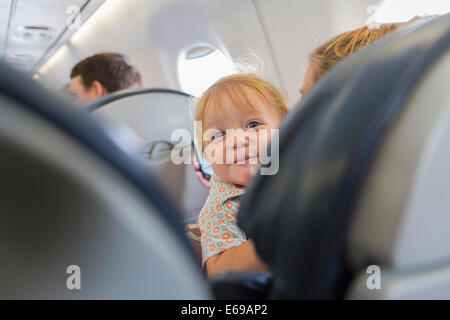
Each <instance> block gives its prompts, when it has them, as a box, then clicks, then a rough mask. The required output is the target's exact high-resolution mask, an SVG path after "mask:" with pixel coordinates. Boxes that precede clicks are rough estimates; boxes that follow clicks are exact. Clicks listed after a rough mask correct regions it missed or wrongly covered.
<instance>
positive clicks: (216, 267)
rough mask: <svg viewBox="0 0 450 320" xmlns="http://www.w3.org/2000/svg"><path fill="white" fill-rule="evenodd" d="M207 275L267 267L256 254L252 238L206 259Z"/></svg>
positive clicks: (263, 270)
mask: <svg viewBox="0 0 450 320" xmlns="http://www.w3.org/2000/svg"><path fill="white" fill-rule="evenodd" d="M206 270H207V272H208V276H212V275H214V274H217V273H220V272H225V271H238V270H241V271H243V270H245V271H261V272H267V271H269V268H268V267H267V265H266V264H265V263H264V262H263V261H262V260H261V259H260V258H259V256H258V255H257V254H256V250H255V245H254V243H253V241H252V240H247V241H245V242H244V243H242V244H241V245H239V246H237V247H233V248H230V249H227V250H225V251H223V252H222V253H219V254H217V255H215V256H213V257H211V258H209V259H208V260H207V261H206Z"/></svg>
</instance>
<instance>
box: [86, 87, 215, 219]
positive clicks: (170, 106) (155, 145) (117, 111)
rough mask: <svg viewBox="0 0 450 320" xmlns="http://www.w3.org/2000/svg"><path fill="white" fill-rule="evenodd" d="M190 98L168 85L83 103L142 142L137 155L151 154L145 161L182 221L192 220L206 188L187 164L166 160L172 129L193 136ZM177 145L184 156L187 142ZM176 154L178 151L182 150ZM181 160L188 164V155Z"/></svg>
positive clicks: (195, 215)
mask: <svg viewBox="0 0 450 320" xmlns="http://www.w3.org/2000/svg"><path fill="white" fill-rule="evenodd" d="M192 98H193V97H192V96H190V95H188V94H186V93H184V92H181V91H176V90H170V89H140V90H123V91H120V92H116V93H113V94H110V95H107V96H105V97H103V98H101V99H98V100H96V101H94V102H92V103H91V104H89V105H87V106H86V110H87V111H89V112H92V113H93V114H94V115H95V116H97V117H100V118H102V119H106V120H109V121H114V122H117V123H120V124H124V125H126V126H127V127H128V128H130V129H132V130H133V131H134V132H135V133H136V134H137V136H138V137H139V138H140V139H141V140H142V142H143V145H142V148H141V149H142V150H141V152H140V155H138V157H139V158H140V159H144V157H147V155H148V154H149V153H151V154H152V155H151V159H149V158H148V157H147V158H146V162H147V165H148V166H150V167H151V168H152V171H153V172H154V173H155V174H157V175H158V176H159V177H160V180H161V181H162V182H163V183H164V185H165V186H166V188H167V190H168V191H169V192H170V194H171V196H172V199H173V201H175V202H176V204H177V205H178V207H179V208H180V211H181V215H182V220H183V221H184V222H185V223H193V222H194V221H195V220H196V219H197V216H198V213H199V212H200V210H201V208H202V207H203V205H204V203H205V201H206V197H207V196H208V192H209V190H208V189H207V188H205V187H204V186H203V185H202V184H201V183H200V182H199V181H198V180H197V178H196V176H195V172H194V170H193V168H192V166H191V165H186V164H175V163H174V162H172V161H170V152H171V151H172V150H173V148H174V145H177V143H178V141H173V140H172V137H171V136H172V134H173V133H174V131H175V130H177V129H180V128H182V129H186V130H188V132H189V133H190V135H191V137H193V135H192V131H193V130H192V128H193V119H192V116H191V115H190V105H191V104H192ZM177 138H178V137H177ZM179 145H180V144H179ZM181 145H182V146H181V148H183V150H184V151H183V152H185V153H184V155H183V156H184V157H186V156H185V155H186V154H188V153H186V151H188V150H190V148H191V143H189V144H188V145H183V143H181ZM177 148H179V146H178V147H177ZM179 149H180V148H179ZM150 150H152V152H150ZM174 151H175V150H174ZM178 154H180V155H181V154H182V151H181V150H180V152H179V153H178ZM192 156H194V153H193V152H192ZM184 161H185V163H186V162H187V163H189V164H190V157H186V158H185V159H184Z"/></svg>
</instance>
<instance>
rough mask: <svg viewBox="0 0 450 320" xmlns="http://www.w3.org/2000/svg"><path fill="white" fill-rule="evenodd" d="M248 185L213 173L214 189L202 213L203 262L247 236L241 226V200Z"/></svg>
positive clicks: (200, 215) (199, 219)
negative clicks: (238, 219) (230, 181)
mask: <svg viewBox="0 0 450 320" xmlns="http://www.w3.org/2000/svg"><path fill="white" fill-rule="evenodd" d="M244 193H245V188H244V187H242V186H237V185H235V184H232V183H229V182H226V181H224V180H222V179H221V178H219V177H218V176H217V175H213V176H212V177H211V189H210V191H209V195H208V198H207V199H206V203H205V205H204V206H203V208H202V210H201V211H200V214H199V216H198V225H199V228H200V232H201V238H200V242H201V246H202V265H203V266H204V265H205V262H206V260H208V259H209V258H211V257H213V256H215V255H216V254H219V253H221V252H223V251H225V250H227V249H230V248H232V247H236V246H238V245H240V244H242V243H243V242H245V241H246V240H247V236H246V235H245V233H244V232H243V231H242V230H241V229H239V227H238V226H237V212H238V209H239V200H240V198H241V196H242V195H243V194H244Z"/></svg>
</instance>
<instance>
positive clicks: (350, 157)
mask: <svg viewBox="0 0 450 320" xmlns="http://www.w3.org/2000/svg"><path fill="white" fill-rule="evenodd" d="M449 52H450V15H446V16H443V17H439V18H435V19H431V20H424V21H420V22H416V23H414V24H412V25H409V26H407V27H404V28H402V29H400V30H398V31H397V32H394V33H392V34H389V35H387V36H386V37H384V38H382V39H380V40H377V41H375V42H374V43H373V44H372V45H369V46H368V47H366V48H364V49H362V50H360V51H358V52H357V53H356V54H354V55H352V56H351V57H349V58H348V59H345V60H344V61H342V62H341V63H339V65H338V66H336V67H335V68H334V69H332V70H331V71H330V72H328V73H327V74H326V75H325V76H324V77H323V78H321V79H320V80H319V82H318V83H317V84H316V85H315V86H314V88H313V89H312V90H311V91H310V92H309V93H308V95H306V96H305V98H304V100H302V101H301V102H300V103H299V105H298V106H297V108H296V110H295V111H294V112H292V113H291V115H289V117H288V119H287V121H285V123H284V124H283V126H282V127H281V129H280V141H279V143H280V165H279V172H278V174H277V175H273V176H258V177H256V178H255V179H254V180H253V181H252V184H251V186H250V187H249V188H248V191H247V193H246V195H245V197H244V198H243V201H242V206H241V212H240V213H239V215H238V220H239V223H240V225H241V227H242V228H243V229H244V231H246V233H247V234H248V236H249V237H250V238H252V239H253V240H254V242H255V246H256V249H257V251H258V254H259V255H260V256H261V257H262V258H263V259H264V260H265V261H266V262H267V263H268V264H269V266H270V267H271V269H272V271H273V273H274V287H273V291H272V293H271V296H272V297H274V298H291V299H292V298H296V299H298V298H306V299H336V298H369V297H376V298H418V297H421V298H435V297H439V298H448V297H450V294H449V290H448V288H449V287H450V286H449V285H448V284H449V278H450V277H449V274H448V271H449V268H450V265H449V264H448V263H449V261H450V245H449V243H450V242H449V241H448V240H450V239H448V232H447V228H446V227H447V224H448V222H449V219H448V214H447V212H448V208H449V207H450V203H449V200H448V199H449V197H448V196H447V195H446V191H447V190H449V186H448V183H449V179H448V178H449V175H448V172H449V171H450V166H449V163H450V162H449V161H448V160H449V156H450V155H449V153H448V150H449V148H448V146H449V145H448V143H449V142H448V141H449V140H448V138H449V136H448V134H449V133H448V132H447V131H448V113H449V112H450V111H449V90H448V89H446V87H447V86H448V81H449V74H450V73H449V63H448V55H449ZM430 211H432V212H430ZM268 234H271V235H273V236H271V237H267V235H268ZM373 268H375V269H373ZM378 268H379V269H378ZM377 270H381V288H382V289H376V286H375V287H373V286H372V285H371V284H370V283H369V282H370V281H372V280H373V281H375V280H376V279H375V277H376V276H377V275H376V272H377ZM367 272H369V273H367ZM370 272H374V273H373V274H371V273H370ZM372 275H373V276H374V277H371V276H372ZM368 281H369V282H368ZM368 283H369V284H370V285H367V284H368ZM374 284H375V285H376V281H375V282H374ZM383 288H385V290H383Z"/></svg>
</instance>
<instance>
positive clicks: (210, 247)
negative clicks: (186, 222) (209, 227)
mask: <svg viewBox="0 0 450 320" xmlns="http://www.w3.org/2000/svg"><path fill="white" fill-rule="evenodd" d="M214 250H216V246H215V245H214V244H212V243H211V245H210V246H209V251H211V252H214Z"/></svg>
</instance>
